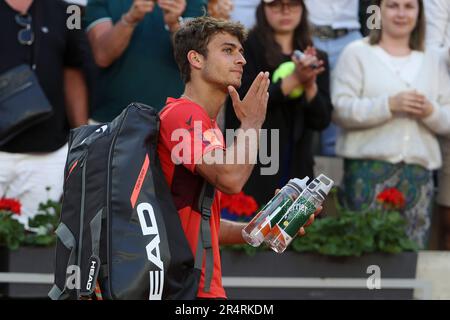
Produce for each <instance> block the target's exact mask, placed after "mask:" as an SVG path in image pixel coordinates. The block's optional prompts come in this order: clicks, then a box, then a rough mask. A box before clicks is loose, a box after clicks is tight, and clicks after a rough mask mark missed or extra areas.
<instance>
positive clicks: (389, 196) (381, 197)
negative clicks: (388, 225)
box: [377, 188, 406, 210]
mask: <svg viewBox="0 0 450 320" xmlns="http://www.w3.org/2000/svg"><path fill="white" fill-rule="evenodd" d="M377 201H378V202H380V203H382V204H383V206H384V207H385V208H386V209H397V210H401V209H403V208H404V207H405V205H406V201H405V196H404V195H403V193H402V192H401V191H399V190H398V189H397V188H388V189H385V190H384V191H383V192H380V193H379V194H378V196H377Z"/></svg>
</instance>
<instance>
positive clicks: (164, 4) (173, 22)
mask: <svg viewBox="0 0 450 320" xmlns="http://www.w3.org/2000/svg"><path fill="white" fill-rule="evenodd" d="M158 5H159V6H160V7H161V9H162V10H163V17H164V22H165V24H166V25H167V26H168V27H169V28H170V29H171V30H173V29H174V26H178V22H179V21H178V18H179V17H181V15H182V14H183V12H184V10H186V0H158Z"/></svg>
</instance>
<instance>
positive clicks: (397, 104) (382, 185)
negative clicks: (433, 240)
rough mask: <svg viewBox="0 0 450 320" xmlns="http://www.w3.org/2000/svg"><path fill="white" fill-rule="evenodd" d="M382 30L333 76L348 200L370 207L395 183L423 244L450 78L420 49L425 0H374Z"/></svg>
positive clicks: (348, 52)
mask: <svg viewBox="0 0 450 320" xmlns="http://www.w3.org/2000/svg"><path fill="white" fill-rule="evenodd" d="M375 4H376V5H378V6H379V7H380V8H381V29H374V30H372V32H371V34H370V37H369V38H366V39H363V40H358V41H356V42H353V43H352V44H350V45H349V46H347V48H346V49H345V50H344V52H343V53H342V55H341V57H340V59H339V61H338V64H337V67H336V69H335V77H334V81H333V86H332V87H333V105H334V107H335V112H334V114H333V120H335V121H336V122H337V124H339V125H340V126H341V127H342V128H343V131H342V133H341V135H340V137H339V138H338V142H337V145H336V151H337V154H338V155H340V156H342V157H344V158H345V161H344V168H345V172H344V188H345V196H344V198H345V200H346V201H345V202H346V205H347V206H348V207H349V208H350V209H352V210H355V211H362V210H363V209H364V208H366V209H374V208H376V207H377V206H379V205H380V204H379V203H377V195H378V194H379V193H380V192H382V191H383V190H384V189H386V188H392V187H395V188H397V189H399V190H400V191H401V192H402V193H403V194H404V196H405V199H406V206H405V208H404V209H403V213H404V215H405V217H406V219H407V226H406V231H407V234H408V236H409V237H410V239H412V240H413V241H415V242H416V243H417V244H418V245H419V246H420V247H422V248H426V247H427V244H428V236H429V230H430V225H431V212H432V207H433V206H432V203H433V202H432V199H433V195H434V185H433V172H432V171H433V170H435V169H438V168H439V167H440V166H441V164H442V155H441V150H440V148H439V143H438V138H437V137H438V136H439V135H448V134H449V133H450V88H449V83H450V78H449V76H448V73H447V68H446V66H445V64H444V62H443V61H439V53H438V52H434V51H432V50H425V44H424V40H425V39H424V38H425V12H424V5H423V1H422V0H377V1H375Z"/></svg>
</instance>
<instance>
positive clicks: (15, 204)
mask: <svg viewBox="0 0 450 320" xmlns="http://www.w3.org/2000/svg"><path fill="white" fill-rule="evenodd" d="M21 206H22V205H21V204H20V202H19V201H18V200H16V199H8V198H1V199H0V211H1V210H4V211H11V212H14V213H15V214H17V215H20V207H21Z"/></svg>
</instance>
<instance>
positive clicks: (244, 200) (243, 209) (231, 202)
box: [220, 192, 258, 217]
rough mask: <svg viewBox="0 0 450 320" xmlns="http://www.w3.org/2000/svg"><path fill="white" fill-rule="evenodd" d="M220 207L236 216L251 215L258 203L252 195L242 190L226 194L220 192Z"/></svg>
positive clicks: (256, 208)
mask: <svg viewBox="0 0 450 320" xmlns="http://www.w3.org/2000/svg"><path fill="white" fill-rule="evenodd" d="M220 205H221V207H222V209H227V210H228V211H229V212H230V213H232V214H236V215H237V216H246V217H248V216H251V215H253V214H254V213H255V212H256V210H258V204H257V203H256V201H255V199H254V198H253V197H252V196H248V195H246V194H245V193H244V192H240V193H238V194H233V195H228V194H222V198H221V203H220Z"/></svg>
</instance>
